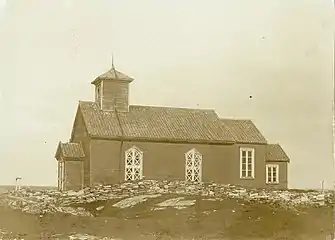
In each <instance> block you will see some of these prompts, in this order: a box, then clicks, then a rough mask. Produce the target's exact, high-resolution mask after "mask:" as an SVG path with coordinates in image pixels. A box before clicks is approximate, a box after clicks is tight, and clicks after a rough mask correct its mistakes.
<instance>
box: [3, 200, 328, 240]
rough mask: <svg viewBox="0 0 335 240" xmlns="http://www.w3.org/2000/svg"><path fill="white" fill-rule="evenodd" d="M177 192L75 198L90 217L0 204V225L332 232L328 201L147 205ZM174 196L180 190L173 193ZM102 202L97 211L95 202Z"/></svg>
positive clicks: (253, 234) (147, 235)
mask: <svg viewBox="0 0 335 240" xmlns="http://www.w3.org/2000/svg"><path fill="white" fill-rule="evenodd" d="M174 197H177V196H176V195H171V194H168V195H162V196H160V197H158V198H153V199H150V198H149V199H148V200H147V201H146V202H143V203H139V204H137V205H135V206H134V207H132V208H125V209H119V208H116V207H113V204H114V203H116V202H118V201H119V200H120V199H112V200H108V201H97V202H92V203H86V204H76V205H73V206H75V207H83V208H85V209H86V210H88V211H90V212H91V213H92V214H94V216H95V217H93V218H92V217H77V216H67V215H64V214H52V215H51V214H49V215H45V216H44V217H43V218H40V217H39V216H33V215H28V214H24V213H22V212H19V211H14V210H11V209H9V208H5V207H0V216H1V217H0V229H1V228H5V229H8V230H10V231H12V232H14V233H17V234H19V233H20V234H21V237H23V238H24V239H34V240H35V239H40V235H41V234H44V238H43V239H48V238H46V237H45V236H47V235H49V236H50V235H53V234H63V235H69V234H71V233H73V232H79V233H87V234H91V235H96V236H116V237H121V238H122V239H149V240H150V239H192V238H193V239H201V238H200V237H203V238H202V239H205V238H204V237H206V239H226V240H228V239H237V240H238V239H293V240H295V239H296V240H299V239H304V240H306V239H314V240H318V239H326V236H328V235H329V234H330V233H331V232H332V219H333V218H332V216H333V215H332V207H329V206H325V207H320V208H310V207H308V208H307V207H305V208H303V207H301V208H299V209H296V210H284V209H280V208H274V207H271V206H269V205H267V204H259V203H247V202H244V201H239V200H234V199H225V200H223V201H209V200H203V199H204V198H203V197H198V196H185V199H186V200H187V199H190V200H191V199H192V200H193V199H196V200H197V201H196V204H195V205H194V206H190V207H187V208H186V209H181V210H178V209H174V208H167V209H165V210H157V211H153V210H152V208H153V207H154V206H155V205H156V204H157V203H160V202H162V201H164V200H167V199H171V198H174ZM178 197H180V195H178ZM100 206H103V207H104V208H103V209H102V210H100V211H98V210H97V207H100Z"/></svg>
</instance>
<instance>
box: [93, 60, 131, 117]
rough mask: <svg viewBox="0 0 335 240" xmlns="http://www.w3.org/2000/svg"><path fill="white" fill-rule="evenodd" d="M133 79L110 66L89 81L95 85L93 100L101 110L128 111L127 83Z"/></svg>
mask: <svg viewBox="0 0 335 240" xmlns="http://www.w3.org/2000/svg"><path fill="white" fill-rule="evenodd" d="M133 80H134V79H133V78H131V77H129V76H127V75H125V74H123V73H121V72H119V71H117V70H116V69H115V67H114V62H113V61H112V68H111V69H110V70H109V71H107V72H106V73H104V74H102V75H100V76H99V77H97V78H96V79H95V80H94V81H92V82H91V83H92V84H93V85H94V86H95V102H96V103H98V104H99V106H100V109H101V110H103V111H114V110H117V111H119V112H128V110H129V84H130V83H131V82H132V81H133Z"/></svg>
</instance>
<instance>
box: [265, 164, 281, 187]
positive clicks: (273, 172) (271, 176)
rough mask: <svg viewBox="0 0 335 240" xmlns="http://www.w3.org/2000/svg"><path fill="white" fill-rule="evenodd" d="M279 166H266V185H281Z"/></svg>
mask: <svg viewBox="0 0 335 240" xmlns="http://www.w3.org/2000/svg"><path fill="white" fill-rule="evenodd" d="M278 176H279V166H278V165H272V164H271V165H270V164H268V165H266V183H268V184H278V183H279V177H278Z"/></svg>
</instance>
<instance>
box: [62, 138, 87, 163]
mask: <svg viewBox="0 0 335 240" xmlns="http://www.w3.org/2000/svg"><path fill="white" fill-rule="evenodd" d="M83 157H85V154H84V150H83V147H82V145H81V144H80V143H62V142H59V144H58V147H57V151H56V155H55V158H56V159H57V160H59V159H60V158H63V159H64V160H67V159H72V160H79V159H81V158H83Z"/></svg>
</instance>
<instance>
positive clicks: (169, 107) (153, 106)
mask: <svg viewBox="0 0 335 240" xmlns="http://www.w3.org/2000/svg"><path fill="white" fill-rule="evenodd" d="M129 107H149V108H166V109H179V110H193V111H213V112H216V111H215V109H213V108H187V107H172V106H158V105H139V104H130V105H129Z"/></svg>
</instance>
